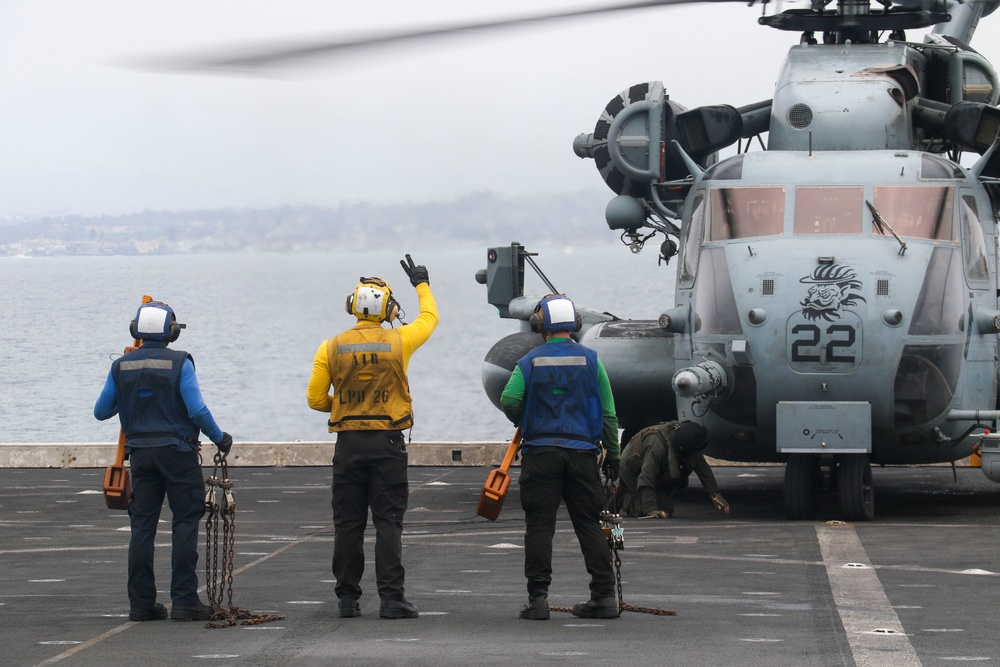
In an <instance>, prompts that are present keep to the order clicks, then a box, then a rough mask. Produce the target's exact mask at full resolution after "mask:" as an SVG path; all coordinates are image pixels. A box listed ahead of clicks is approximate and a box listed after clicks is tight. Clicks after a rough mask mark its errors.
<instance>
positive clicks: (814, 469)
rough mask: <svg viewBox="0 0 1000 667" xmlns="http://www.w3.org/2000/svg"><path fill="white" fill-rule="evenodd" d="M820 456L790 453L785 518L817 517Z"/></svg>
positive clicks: (786, 483)
mask: <svg viewBox="0 0 1000 667" xmlns="http://www.w3.org/2000/svg"><path fill="white" fill-rule="evenodd" d="M819 475H820V467H819V456H816V455H814V454H790V455H789V456H788V463H786V464H785V518H787V519H790V520H793V521H794V520H800V519H815V518H816V510H817V507H818V504H819V502H818V500H819V481H820V479H819Z"/></svg>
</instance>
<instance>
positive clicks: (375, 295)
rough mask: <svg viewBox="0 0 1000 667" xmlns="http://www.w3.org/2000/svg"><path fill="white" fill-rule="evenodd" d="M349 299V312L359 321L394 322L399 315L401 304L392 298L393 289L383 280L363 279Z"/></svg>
mask: <svg viewBox="0 0 1000 667" xmlns="http://www.w3.org/2000/svg"><path fill="white" fill-rule="evenodd" d="M360 280H361V282H359V283H358V286H357V287H355V288H354V293H352V294H351V295H350V296H348V297H347V303H346V304H345V306H346V308H347V312H348V313H350V314H351V315H354V316H355V317H357V318H358V319H359V320H370V321H372V322H392V321H393V320H395V319H396V317H397V316H398V315H399V303H397V302H396V299H394V298H393V297H392V288H391V287H389V283H387V282H386V281H384V280H382V279H381V278H374V277H373V278H365V277H362V278H361V279H360Z"/></svg>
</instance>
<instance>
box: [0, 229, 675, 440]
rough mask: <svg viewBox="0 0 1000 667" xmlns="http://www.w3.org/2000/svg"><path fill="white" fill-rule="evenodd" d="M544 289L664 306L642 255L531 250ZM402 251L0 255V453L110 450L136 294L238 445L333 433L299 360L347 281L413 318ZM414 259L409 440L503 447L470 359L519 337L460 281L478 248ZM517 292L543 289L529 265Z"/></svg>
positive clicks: (619, 249) (332, 324)
mask: <svg viewBox="0 0 1000 667" xmlns="http://www.w3.org/2000/svg"><path fill="white" fill-rule="evenodd" d="M528 250H530V251H533V252H538V253H539V254H538V256H537V257H535V260H536V261H537V262H538V263H539V265H540V267H541V268H542V270H543V271H544V272H545V274H546V275H547V276H548V278H549V279H550V280H551V281H552V283H553V284H554V285H555V287H556V288H557V289H558V290H560V291H562V292H565V293H566V294H567V295H569V296H570V297H571V298H573V299H575V300H576V301H577V302H578V303H581V304H584V305H588V306H592V307H594V308H598V309H600V310H603V311H607V312H610V313H613V314H615V315H617V316H619V317H622V318H625V319H652V318H656V317H657V316H658V315H659V313H660V312H662V311H663V310H664V309H666V308H668V307H670V306H671V305H672V303H673V285H674V268H675V267H674V266H673V264H671V266H670V267H663V266H657V261H656V259H657V252H656V248H655V247H649V248H647V249H646V250H644V251H643V252H642V253H641V254H639V255H633V254H632V253H630V252H629V250H628V249H627V248H625V247H624V246H622V245H621V244H620V243H618V242H617V240H612V241H609V243H608V245H607V246H605V247H600V248H597V247H588V248H572V249H570V248H531V247H530V246H529V247H528ZM405 252H406V249H405V248H402V249H400V250H392V251H389V250H377V251H369V250H367V249H365V250H364V251H359V252H355V253H343V254H319V253H295V254H222V255H175V256H155V257H134V256H130V257H72V256H70V257H34V258H0V281H2V285H3V289H2V290H0V359H2V366H0V443H2V442H8V443H42V442H53V443H65V442H115V441H116V440H117V437H118V428H119V426H118V421H117V419H111V420H108V421H105V422H99V421H97V420H96V419H94V416H93V406H94V402H95V401H96V399H97V396H98V394H99V393H100V390H101V387H102V386H103V384H104V381H105V378H106V377H107V373H108V369H109V368H110V364H111V361H112V360H113V359H114V358H115V357H116V356H117V355H119V354H121V352H122V350H123V349H124V347H125V346H126V345H128V344H130V342H131V341H130V336H129V334H128V324H129V321H130V320H131V319H132V318H133V316H134V315H135V311H136V308H137V307H138V305H139V303H140V301H141V299H142V295H143V294H149V295H151V296H152V297H153V298H155V299H158V300H160V301H165V302H167V303H169V304H170V305H171V306H172V307H173V308H174V310H175V311H176V313H177V316H178V319H179V320H180V321H181V322H184V323H185V324H187V329H185V330H184V331H183V332H182V333H181V337H180V339H179V340H178V341H177V342H176V343H174V344H172V347H174V348H176V349H182V350H187V351H188V352H189V353H191V355H192V356H193V357H194V359H195V364H196V367H197V371H198V380H199V383H200V384H201V389H202V394H203V395H204V398H205V402H206V403H207V405H208V407H209V408H210V409H211V411H212V413H213V415H214V416H215V419H216V421H217V422H218V423H219V425H220V426H221V427H222V429H223V430H226V431H228V432H230V433H231V434H232V435H233V438H234V439H235V440H236V441H237V442H240V441H294V440H306V441H315V440H325V439H328V438H331V439H332V438H333V435H332V434H328V433H327V431H326V416H324V415H323V414H322V413H319V412H316V411H313V410H311V409H309V407H308V406H307V405H306V399H305V392H306V384H307V383H308V380H309V373H310V371H311V367H312V359H313V355H314V354H315V352H316V349H317V348H318V347H319V345H320V343H321V342H322V341H324V340H325V339H326V338H329V337H330V336H332V335H334V334H336V333H338V332H340V331H341V330H343V329H346V328H348V327H349V326H351V325H352V324H353V322H354V320H353V318H352V317H350V316H349V315H348V314H347V313H346V312H345V310H344V301H345V299H346V297H347V295H348V294H349V293H351V292H352V291H353V289H354V286H355V284H356V283H357V280H358V277H359V276H361V275H379V276H381V277H383V278H385V279H386V280H388V281H389V283H390V284H391V285H392V287H393V290H394V295H395V296H396V298H397V300H398V301H399V302H400V303H401V305H402V307H403V309H404V310H405V311H406V312H407V313H409V314H410V317H409V318H408V320H412V319H413V318H415V317H416V315H417V313H418V312H419V309H418V307H417V299H416V294H415V292H414V291H413V288H412V287H411V286H410V284H409V280H408V279H407V278H406V275H405V274H404V273H403V270H402V269H401V268H400V266H399V259H400V258H401V257H402V256H403V255H404V253H405ZM412 255H413V258H414V260H415V261H416V262H417V263H420V264H425V265H426V266H427V268H428V271H429V273H430V279H431V287H432V289H433V290H434V295H435V298H436V300H437V304H438V310H439V313H440V316H441V321H440V324H439V325H438V328H437V330H436V331H435V333H434V335H433V336H432V337H431V339H430V341H428V343H426V344H425V345H424V346H423V347H421V348H420V349H419V350H417V352H416V353H415V354H414V356H413V358H412V359H411V360H410V367H409V376H410V388H411V390H412V393H413V397H414V415H415V422H416V423H415V426H414V428H413V430H412V438H413V440H414V441H416V442H420V441H437V440H449V441H479V440H491V441H493V440H505V439H507V438H509V437H510V435H511V433H512V430H513V428H512V426H511V425H510V423H509V422H507V420H506V419H505V418H504V417H503V414H502V413H501V412H500V411H498V410H497V409H496V408H495V407H494V406H493V404H492V403H491V402H490V401H489V399H488V398H487V397H486V395H485V393H484V392H483V389H482V382H481V369H482V360H483V358H484V357H485V355H486V353H487V351H488V350H489V349H490V347H491V346H492V345H493V343H494V342H496V341H497V340H498V339H500V338H501V337H503V336H505V335H506V334H508V333H513V332H514V331H517V330H518V323H517V322H516V321H512V320H502V319H500V318H499V317H498V316H497V314H496V310H495V309H494V308H493V307H492V306H490V305H489V304H488V303H487V302H486V287H485V286H483V285H480V284H478V283H477V282H476V281H475V279H474V276H475V272H476V271H477V270H478V269H481V268H485V265H486V248H478V247H461V248H450V249H442V250H432V251H426V250H425V251H422V252H413V253H412ZM527 273H528V274H530V275H529V277H528V279H527V286H526V290H525V291H526V293H535V294H544V293H546V292H547V291H548V290H547V288H546V287H545V286H544V284H543V283H542V282H541V280H540V279H538V278H537V277H535V276H534V274H533V273H532V272H531V270H530V268H529V269H527Z"/></svg>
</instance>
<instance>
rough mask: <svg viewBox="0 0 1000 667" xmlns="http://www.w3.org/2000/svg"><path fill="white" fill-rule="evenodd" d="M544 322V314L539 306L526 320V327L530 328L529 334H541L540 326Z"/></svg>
mask: <svg viewBox="0 0 1000 667" xmlns="http://www.w3.org/2000/svg"><path fill="white" fill-rule="evenodd" d="M544 322H545V313H543V312H542V307H541V306H539V307H537V308H535V312H533V313H532V314H531V317H529V318H528V326H529V327H531V333H542V324H543V323H544Z"/></svg>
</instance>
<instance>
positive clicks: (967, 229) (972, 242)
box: [959, 197, 990, 283]
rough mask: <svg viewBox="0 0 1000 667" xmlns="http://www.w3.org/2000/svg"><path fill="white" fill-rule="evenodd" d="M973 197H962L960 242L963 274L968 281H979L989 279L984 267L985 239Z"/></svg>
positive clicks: (960, 206)
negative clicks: (963, 267)
mask: <svg viewBox="0 0 1000 667" xmlns="http://www.w3.org/2000/svg"><path fill="white" fill-rule="evenodd" d="M976 210H977V209H976V199H975V197H962V201H961V203H960V204H959V211H960V212H961V214H962V237H963V239H964V241H963V244H962V250H963V254H964V256H965V276H966V278H968V279H969V283H979V282H983V281H986V280H988V279H989V277H990V276H989V271H988V270H987V268H986V240H985V239H984V238H983V228H982V226H981V225H980V223H979V215H978V213H977V212H976Z"/></svg>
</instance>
